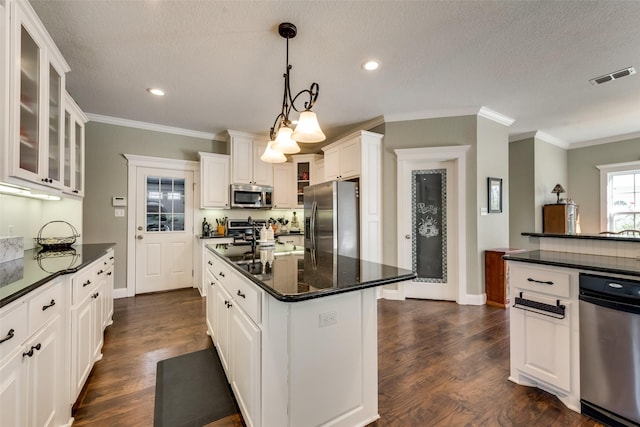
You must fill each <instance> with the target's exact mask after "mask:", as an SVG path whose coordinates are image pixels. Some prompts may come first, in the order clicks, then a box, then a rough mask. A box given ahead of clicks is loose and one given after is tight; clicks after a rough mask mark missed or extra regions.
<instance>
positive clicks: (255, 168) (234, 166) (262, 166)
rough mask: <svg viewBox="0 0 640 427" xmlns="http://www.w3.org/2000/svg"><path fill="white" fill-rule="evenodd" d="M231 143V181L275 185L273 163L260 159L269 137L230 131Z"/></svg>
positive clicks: (233, 182)
mask: <svg viewBox="0 0 640 427" xmlns="http://www.w3.org/2000/svg"><path fill="white" fill-rule="evenodd" d="M228 133H229V143H230V144H231V183H232V184H254V185H273V165H272V164H271V163H265V162H263V161H262V160H260V156H262V153H264V150H265V149H266V148H267V143H268V141H267V139H265V138H264V137H259V136H256V135H250V134H246V133H241V132H235V131H228Z"/></svg>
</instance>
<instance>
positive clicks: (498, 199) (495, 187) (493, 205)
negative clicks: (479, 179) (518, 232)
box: [487, 178, 502, 213]
mask: <svg viewBox="0 0 640 427" xmlns="http://www.w3.org/2000/svg"><path fill="white" fill-rule="evenodd" d="M487 186H488V193H489V213H500V212H502V178H487Z"/></svg>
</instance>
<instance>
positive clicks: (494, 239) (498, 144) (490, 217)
mask: <svg viewBox="0 0 640 427" xmlns="http://www.w3.org/2000/svg"><path fill="white" fill-rule="evenodd" d="M477 147H478V149H477V156H478V157H477V169H478V173H477V177H478V179H477V182H476V194H477V205H476V206H477V208H476V210H475V211H471V212H468V215H469V217H474V218H477V221H478V234H477V239H478V248H477V251H476V253H475V254H474V256H473V257H471V256H470V254H469V253H468V254H467V256H468V257H469V258H468V263H469V265H468V266H467V268H470V269H471V268H473V269H475V270H477V271H478V272H479V273H480V280H477V283H484V277H485V276H484V251H485V250H487V249H495V248H504V247H505V246H507V245H508V244H509V211H510V209H509V188H510V183H509V133H508V128H507V127H506V126H504V125H501V124H499V123H496V122H494V121H492V120H489V119H486V118H484V117H478V141H477ZM489 177H492V178H501V179H502V212H501V213H489V214H487V215H481V214H480V209H481V208H483V209H484V208H487V209H488V207H489V206H488V205H489V197H488V192H489V190H488V183H487V178H489ZM472 262H474V263H475V266H472V265H471V263H472ZM469 283H470V284H472V283H474V282H472V281H469ZM468 289H469V293H470V294H480V293H482V292H484V286H482V287H481V288H475V289H474V288H472V287H471V286H468Z"/></svg>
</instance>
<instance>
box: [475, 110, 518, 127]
mask: <svg viewBox="0 0 640 427" xmlns="http://www.w3.org/2000/svg"><path fill="white" fill-rule="evenodd" d="M478 116H480V117H484V118H485V119H489V120H493V121H494V122H496V123H500V124H501V125H505V126H511V125H512V124H513V122H515V121H516V120H515V119H512V118H511V117H508V116H505V115H504V114H500V113H498V112H497V111H494V110H492V109H490V108H487V107H480V110H479V111H478Z"/></svg>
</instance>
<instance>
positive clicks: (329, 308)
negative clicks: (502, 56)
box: [206, 244, 415, 427]
mask: <svg viewBox="0 0 640 427" xmlns="http://www.w3.org/2000/svg"><path fill="white" fill-rule="evenodd" d="M206 248H207V253H206V274H207V281H206V286H207V287H208V288H209V289H207V293H206V295H207V329H208V332H209V334H210V335H211V337H212V340H213V342H214V344H215V346H216V350H217V351H218V354H219V356H220V359H221V361H222V365H223V367H224V369H225V373H226V375H227V379H228V381H229V383H230V384H231V387H232V389H233V391H234V394H235V396H236V399H237V401H238V405H239V407H240V410H241V412H242V415H243V419H244V421H245V423H246V425H247V426H254V427H257V426H263V427H270V426H278V427H279V426H307V425H313V426H321V425H331V426H364V425H367V424H369V423H371V422H373V421H375V420H376V419H378V418H379V415H378V356H377V339H378V337H377V300H376V287H377V286H381V285H384V284H387V283H395V282H400V281H404V280H411V279H413V278H414V277H415V275H414V274H413V273H412V272H411V271H407V270H403V269H399V268H396V267H391V266H386V265H381V264H377V263H371V262H367V261H364V260H360V259H354V258H349V257H342V256H335V257H333V256H326V255H324V254H312V253H311V252H309V251H302V250H296V249H295V247H293V246H291V245H287V244H276V245H275V246H272V247H260V246H259V247H257V248H252V246H251V245H215V244H213V245H207V246H206Z"/></svg>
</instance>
